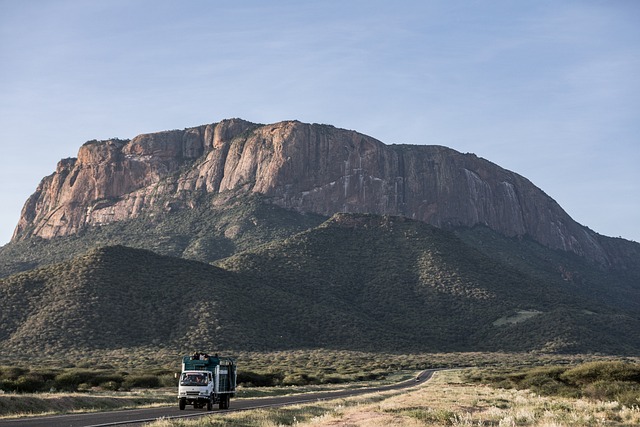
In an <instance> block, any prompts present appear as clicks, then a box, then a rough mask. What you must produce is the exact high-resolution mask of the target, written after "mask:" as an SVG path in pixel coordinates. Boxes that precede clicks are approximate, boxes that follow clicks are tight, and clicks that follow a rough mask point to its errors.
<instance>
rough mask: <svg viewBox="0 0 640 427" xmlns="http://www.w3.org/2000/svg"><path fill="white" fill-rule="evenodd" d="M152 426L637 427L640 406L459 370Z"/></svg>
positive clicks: (168, 421) (165, 421)
mask: <svg viewBox="0 0 640 427" xmlns="http://www.w3.org/2000/svg"><path fill="white" fill-rule="evenodd" d="M152 425H153V426H154V427H175V426H185V427H200V426H246V427H250V426H256V427H279V426H290V425H295V426H310V427H311V426H313V427H338V426H340V427H390V426H409V427H411V426H422V427H424V426H427V427H430V426H496V427H507V426H514V427H515V426H532V427H570V426H571V427H574V426H575V427H577V426H637V425H640V408H638V407H637V406H636V407H631V408H628V407H624V406H622V405H620V404H619V403H618V402H601V401H589V400H584V399H569V398H558V397H553V398H552V397H541V396H538V395H535V394H533V393H531V392H530V391H527V390H504V389H494V388H491V387H488V386H482V385H470V384H465V383H464V382H463V380H462V373H461V371H446V372H439V373H437V374H436V375H435V376H434V378H433V379H432V380H431V381H429V382H428V383H427V384H425V385H423V386H420V387H418V388H416V389H413V390H410V391H408V392H387V393H379V394H372V395H367V396H361V397H354V398H348V399H339V400H334V401H329V402H318V403H314V404H311V405H296V406H290V407H285V408H278V409H273V410H254V411H244V412H239V413H235V414H229V415H222V414H217V415H213V416H207V417H204V418H202V419H198V420H182V421H177V420H176V421H172V420H163V421H159V422H156V423H154V424H152Z"/></svg>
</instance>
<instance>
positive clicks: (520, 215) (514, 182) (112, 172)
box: [13, 119, 609, 264]
mask: <svg viewBox="0 0 640 427" xmlns="http://www.w3.org/2000/svg"><path fill="white" fill-rule="evenodd" d="M223 192H253V193H260V194H262V195H264V196H265V197H266V198H267V199H268V200H270V201H271V202H272V203H275V204H277V205H280V206H282V207H285V208H290V209H295V210H298V211H305V212H315V213H320V214H326V215H331V214H333V213H336V212H362V213H363V212H369V213H375V214H384V215H401V216H406V217H409V218H413V219H418V220H421V221H425V222H427V223H430V224H433V225H436V226H439V227H450V226H474V225H478V224H481V225H486V226H488V227H490V228H492V229H494V230H496V231H498V232H500V233H502V234H505V235H507V236H525V235H528V236H530V237H532V238H533V239H535V240H536V241H538V242H540V243H542V244H544V245H546V246H549V247H551V248H555V249H562V250H566V251H571V252H575V253H576V254H579V255H581V256H585V257H587V258H589V259H592V260H595V261H598V262H600V263H603V264H607V263H609V260H608V256H607V252H606V251H605V250H604V249H603V247H602V245H601V243H600V241H599V236H598V235H597V234H596V233H594V232H592V231H591V230H589V229H588V228H586V227H583V226H581V225H580V224H578V223H576V222H575V221H573V220H572V219H571V218H570V217H569V215H567V213H566V212H564V211H563V209H562V208H561V207H560V206H559V205H558V204H557V203H556V202H555V201H554V200H553V199H551V198H550V197H549V196H547V195H546V194H545V193H544V192H543V191H541V190H540V189H538V188H537V187H535V186H534V185H533V184H532V183H531V182H529V181H528V180H527V179H525V178H524V177H522V176H520V175H518V174H516V173H513V172H510V171H507V170H505V169H502V168H500V167H499V166H497V165H495V164H493V163H491V162H489V161H487V160H484V159H482V158H478V157H476V156H475V155H473V154H461V153H459V152H456V151H454V150H451V149H449V148H446V147H441V146H432V145H425V146H409V145H385V144H383V143H382V142H380V141H378V140H376V139H374V138H371V137H369V136H366V135H363V134H360V133H357V132H355V131H350V130H344V129H338V128H335V127H333V126H328V125H318V124H304V123H300V122H297V121H286V122H281V123H276V124H270V125H256V124H253V123H250V122H247V121H244V120H239V119H231V120H224V121H222V122H220V123H216V124H210V125H204V126H199V127H195V128H190V129H185V130H174V131H167V132H159V133H153V134H146V135H139V136H137V137H135V138H134V139H132V140H130V141H126V140H108V141H92V142H88V143H86V144H84V145H83V146H82V147H81V148H80V150H79V152H78V157H77V159H65V160H62V161H61V162H60V163H59V164H58V167H57V169H56V171H55V173H53V174H52V175H50V176H48V177H45V178H44V179H43V180H42V182H41V183H40V185H39V186H38V188H37V190H36V192H35V193H34V194H33V195H32V196H31V197H30V198H29V199H28V200H27V202H26V204H25V206H24V208H23V210H22V215H21V218H20V221H19V223H18V226H17V227H16V230H15V232H14V236H13V239H14V240H19V239H25V238H28V237H29V236H40V237H43V238H51V237H55V236H64V235H69V234H73V233H77V232H78V231H80V230H81V229H83V228H84V227H89V226H96V225H101V224H107V223H111V222H114V221H122V220H126V219H129V218H133V217H136V216H138V215H140V214H141V213H143V212H154V211H157V210H163V211H170V210H172V209H189V208H190V207H192V206H193V205H194V204H195V203H198V199H199V197H200V196H201V195H203V194H205V193H223Z"/></svg>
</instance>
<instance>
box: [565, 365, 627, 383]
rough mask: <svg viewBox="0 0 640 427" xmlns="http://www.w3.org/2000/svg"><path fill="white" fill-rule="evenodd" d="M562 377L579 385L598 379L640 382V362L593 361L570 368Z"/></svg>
mask: <svg viewBox="0 0 640 427" xmlns="http://www.w3.org/2000/svg"><path fill="white" fill-rule="evenodd" d="M562 379H563V380H565V381H567V382H570V383H572V384H577V385H586V384H591V383H594V382H597V381H612V382H613V381H629V382H635V383H640V364H638V363H627V362H592V363H585V364H584V365H580V366H578V367H576V368H573V369H569V370H567V371H566V372H564V373H563V374H562Z"/></svg>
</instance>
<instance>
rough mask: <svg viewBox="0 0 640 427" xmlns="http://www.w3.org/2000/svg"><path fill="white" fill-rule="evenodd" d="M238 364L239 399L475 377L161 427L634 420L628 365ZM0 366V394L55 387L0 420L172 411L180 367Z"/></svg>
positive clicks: (23, 398) (577, 361)
mask: <svg viewBox="0 0 640 427" xmlns="http://www.w3.org/2000/svg"><path fill="white" fill-rule="evenodd" d="M150 354H153V355H154V357H149V355H150ZM236 357H238V359H239V360H241V361H242V364H241V366H242V368H241V371H240V372H239V377H238V380H239V383H240V384H241V386H240V388H239V393H238V396H237V398H239V399H242V398H254V397H267V396H275V395H284V394H298V393H306V392H317V391H325V390H337V389H349V388H361V387H367V386H375V385H382V384H388V383H393V382H397V381H399V380H401V379H406V378H408V377H410V376H411V375H415V372H418V371H420V370H422V369H425V368H429V367H444V368H460V367H469V366H474V368H463V369H460V370H457V371H447V372H442V373H440V374H438V375H437V377H436V379H434V381H433V383H432V384H429V386H428V387H427V388H425V389H422V388H420V389H417V390H414V391H411V392H409V393H408V394H406V396H405V395H404V394H398V393H395V392H394V393H385V394H376V395H371V396H368V397H366V398H365V397H359V398H353V399H342V400H338V401H334V402H330V403H318V404H314V405H306V406H293V407H286V408H279V409H272V410H264V411H249V412H243V413H242V414H236V415H233V416H231V415H230V416H224V417H221V414H217V415H216V416H215V417H213V418H207V419H209V420H210V421H202V423H201V424H197V423H196V424H193V423H192V424H189V423H186V422H182V421H172V423H173V424H168V425H172V426H173V425H175V426H181V425H185V426H200V425H214V426H218V425H232V426H233V425H238V426H280V425H298V424H300V425H316V424H317V425H345V426H346V425H362V426H368V425H372V426H375V425H380V424H376V422H377V420H382V421H381V422H382V423H383V424H385V423H386V424H391V425H427V426H431V425H487V426H489V425H495V426H500V425H503V426H506V425H509V426H510V425H514V426H515V425H527V426H528V425H531V426H551V425H553V426H578V425H615V426H626V425H637V424H634V423H637V422H639V421H640V420H639V419H638V417H640V415H639V414H638V411H639V410H638V407H639V406H640V400H639V399H640V359H638V358H616V357H611V356H608V357H603V356H594V355H564V356H561V355H541V354H533V353H431V354H426V353H421V354H391V353H379V354H377V353H365V352H353V351H326V350H297V351H279V352H268V353H248V352H240V353H238V354H236ZM132 361H135V363H134V364H132V363H131V362H132ZM0 362H2V364H4V365H5V366H3V367H1V368H0V380H1V381H3V384H4V385H5V386H6V385H9V384H11V383H13V384H21V385H27V384H29V382H30V381H31V384H34V381H35V380H36V379H38V378H39V379H40V380H43V379H44V380H45V381H44V383H43V384H44V385H45V386H46V390H47V391H48V390H49V387H50V386H51V385H55V384H58V386H57V387H58V390H59V391H58V392H55V393H50V392H39V393H15V392H0V417H16V416H29V415H40V414H57V413H70V412H79V411H82V412H85V411H105V410H112V409H121V408H132V407H148V406H157V405H173V404H175V384H172V381H174V378H173V375H172V370H173V371H175V370H178V369H179V366H178V365H177V363H176V358H175V355H174V354H172V353H168V352H167V353H161V352H158V353H153V352H151V351H150V350H149V349H140V350H138V351H137V352H133V351H131V350H129V352H124V350H123V352H122V353H120V352H113V353H109V354H103V355H102V357H101V358H91V359H82V358H81V357H79V356H76V357H75V358H72V359H57V360H46V361H43V363H46V365H47V366H48V367H47V369H46V370H42V369H34V368H33V367H31V368H30V367H29V360H27V359H22V360H21V359H14V362H15V363H14V364H13V366H7V360H0ZM16 364H17V365H20V364H22V365H20V366H16ZM55 366H58V367H55ZM134 367H135V368H134ZM151 371H153V372H155V373H156V374H157V378H156V381H155V382H151V381H150V377H149V375H148V374H149V372H151ZM454 373H455V374H454ZM46 378H49V380H46ZM47 381H50V382H47ZM60 384H62V385H63V386H64V387H61V386H60ZM154 384H155V385H154ZM260 385H263V386H260ZM489 385H492V387H489ZM65 387H66V389H65ZM0 388H1V387H0ZM70 390H73V392H70ZM416 393H417V394H416ZM468 396H475V398H469V397H468ZM405 399H406V401H405ZM421 399H422V400H421ZM394 402H396V403H394ZM376 404H378V405H379V407H376V406H375V405H376ZM372 405H373V406H372ZM390 405H391V406H390ZM393 405H396V406H393ZM527 405H529V406H527ZM527 411H528V412H527ZM360 412H363V413H360ZM527 414H529V415H527ZM531 414H533V415H531ZM482 417H484V418H482ZM220 420H222V421H220ZM390 420H391V421H390ZM167 422H168V421H167ZM331 422H333V423H334V424H331ZM207 423H208V424H207ZM367 423H370V424H367ZM545 423H546V424H545Z"/></svg>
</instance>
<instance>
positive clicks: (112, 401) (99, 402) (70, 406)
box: [0, 390, 176, 419]
mask: <svg viewBox="0 0 640 427" xmlns="http://www.w3.org/2000/svg"><path fill="white" fill-rule="evenodd" d="M175 400H176V398H175V393H173V390H172V392H171V393H169V392H159V391H154V392H152V393H150V392H148V391H142V392H127V393H123V392H120V393H104V394H98V393H93V394H87V393H37V394H14V393H5V394H0V419H3V418H15V417H29V416H36V415H38V416H40V415H53V414H67V413H77V412H96V411H109V410H116V409H129V408H147V407H153V406H165V405H167V404H168V403H174V402H175Z"/></svg>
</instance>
